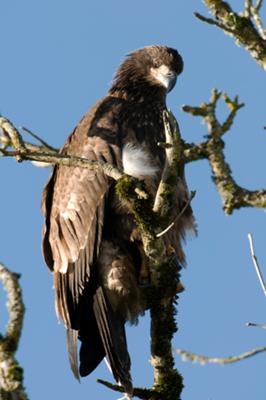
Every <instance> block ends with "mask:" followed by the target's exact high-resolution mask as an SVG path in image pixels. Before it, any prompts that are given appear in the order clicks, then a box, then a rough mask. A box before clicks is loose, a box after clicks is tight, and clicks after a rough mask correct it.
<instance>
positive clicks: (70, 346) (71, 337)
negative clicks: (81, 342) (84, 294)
mask: <svg viewBox="0 0 266 400" xmlns="http://www.w3.org/2000/svg"><path fill="white" fill-rule="evenodd" d="M66 334H67V351H68V358H69V363H70V367H71V370H72V372H73V374H74V376H75V378H76V379H77V380H78V381H80V379H79V378H80V377H79V369H78V354H77V342H78V331H76V330H75V329H71V328H67V330H66Z"/></svg>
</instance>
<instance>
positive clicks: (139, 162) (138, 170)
mask: <svg viewBox="0 0 266 400" xmlns="http://www.w3.org/2000/svg"><path fill="white" fill-rule="evenodd" d="M122 162H123V168H124V172H125V173H126V174H128V175H131V176H134V177H135V178H142V179H143V178H145V177H153V176H155V175H156V173H157V172H158V169H159V168H158V167H157V166H156V165H155V164H154V163H153V162H152V160H151V156H150V155H149V154H148V153H147V151H145V150H144V149H143V148H142V147H140V146H135V145H133V144H131V143H130V144H127V145H125V146H124V148H123V151H122Z"/></svg>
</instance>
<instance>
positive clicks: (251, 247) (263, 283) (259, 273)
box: [248, 233, 266, 296]
mask: <svg viewBox="0 0 266 400" xmlns="http://www.w3.org/2000/svg"><path fill="white" fill-rule="evenodd" d="M248 240H249V246H250V253H251V257H252V261H253V265H254V267H255V271H256V273H257V276H258V278H259V282H260V285H261V287H262V290H263V293H264V295H265V296H266V285H265V282H264V279H263V276H262V272H261V270H260V266H259V263H258V259H257V256H256V254H255V250H254V244H253V238H252V235H251V233H249V234H248Z"/></svg>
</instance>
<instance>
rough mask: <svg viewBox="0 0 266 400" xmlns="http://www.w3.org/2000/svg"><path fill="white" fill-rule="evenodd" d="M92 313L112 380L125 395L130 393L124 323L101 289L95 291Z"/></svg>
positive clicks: (128, 359)
mask: <svg viewBox="0 0 266 400" xmlns="http://www.w3.org/2000/svg"><path fill="white" fill-rule="evenodd" d="M93 311H94V314H95V317H96V321H97V325H98V329H99V332H100V336H101V339H102V343H103V347H104V349H105V353H106V358H107V360H108V362H109V364H110V366H111V369H112V372H113V375H114V378H115V380H116V381H117V382H119V383H120V384H121V385H122V386H123V387H124V388H125V391H126V392H127V393H132V380H131V375H130V365H131V362H130V357H129V354H128V351H127V341H126V334H125V326H124V321H122V320H120V319H118V317H117V316H116V315H115V314H114V312H113V310H112V308H111V306H110V304H109V302H108V300H107V299H106V297H105V295H104V292H103V289H102V288H101V287H98V288H97V290H96V293H95V296H94V302H93Z"/></svg>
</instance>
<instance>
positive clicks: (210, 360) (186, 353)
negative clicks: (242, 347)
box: [176, 346, 266, 364]
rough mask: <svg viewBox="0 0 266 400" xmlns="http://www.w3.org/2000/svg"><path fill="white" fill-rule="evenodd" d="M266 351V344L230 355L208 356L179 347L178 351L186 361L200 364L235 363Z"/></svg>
mask: <svg viewBox="0 0 266 400" xmlns="http://www.w3.org/2000/svg"><path fill="white" fill-rule="evenodd" d="M265 351H266V346H263V347H258V348H257V349H253V350H250V351H246V352H245V353H242V354H238V355H236V356H229V357H224V358H223V357H221V358H219V357H206V356H200V355H198V354H194V353H191V352H189V351H185V350H181V349H177V350H176V352H177V354H178V355H180V356H181V357H182V359H183V360H184V361H188V360H189V361H193V362H198V363H200V364H211V363H212V364H233V363H235V362H238V361H242V360H244V359H246V358H250V357H253V356H255V355H256V354H259V353H262V352H265Z"/></svg>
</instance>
